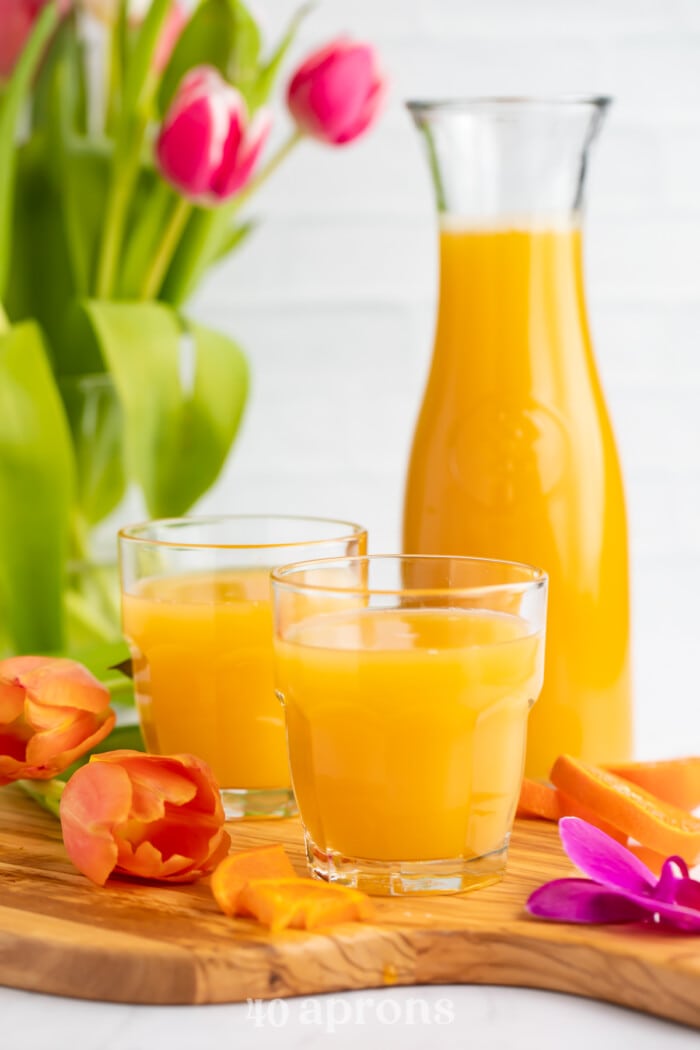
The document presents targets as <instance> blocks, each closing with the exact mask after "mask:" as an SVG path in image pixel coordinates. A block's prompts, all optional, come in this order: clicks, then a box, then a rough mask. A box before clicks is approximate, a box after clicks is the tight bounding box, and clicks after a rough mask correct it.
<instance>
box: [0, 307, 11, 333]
mask: <svg viewBox="0 0 700 1050" xmlns="http://www.w3.org/2000/svg"><path fill="white" fill-rule="evenodd" d="M9 330H10V322H9V320H8V317H7V314H6V313H5V310H4V308H3V305H2V303H0V335H4V334H5V332H9Z"/></svg>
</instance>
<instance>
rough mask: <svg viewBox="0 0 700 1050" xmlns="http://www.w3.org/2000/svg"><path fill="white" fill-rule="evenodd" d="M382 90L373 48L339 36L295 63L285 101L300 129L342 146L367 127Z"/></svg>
mask: <svg viewBox="0 0 700 1050" xmlns="http://www.w3.org/2000/svg"><path fill="white" fill-rule="evenodd" d="M385 91H386V82H385V79H384V77H383V75H382V73H381V72H380V70H379V66H378V62H377V56H376V53H375V51H374V49H373V48H372V47H370V46H369V44H359V43H353V41H351V40H346V39H340V40H335V41H333V42H332V43H330V44H327V45H326V46H325V47H323V48H321V50H320V51H315V52H314V53H313V54H312V55H309V57H308V58H307V59H306V61H305V62H304V63H303V64H302V65H301V66H300V67H299V69H298V70H297V72H296V73H295V74H294V76H293V77H292V80H291V82H290V84H289V88H288V91H287V104H288V106H289V110H290V112H291V114H292V117H293V118H294V121H295V123H296V125H297V127H298V128H299V130H300V131H301V132H302V133H303V134H305V135H311V136H312V137H313V138H317V139H320V140H321V141H322V142H327V143H329V144H330V145H333V146H341V145H344V144H345V143H348V142H352V141H353V139H356V138H358V136H360V135H361V134H362V133H363V132H364V131H366V130H367V128H368V127H369V126H370V124H371V123H372V122H373V120H374V119H375V117H376V116H377V113H378V112H379V108H380V106H381V103H382V100H383V98H384V94H385Z"/></svg>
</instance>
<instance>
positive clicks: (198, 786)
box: [61, 751, 231, 886]
mask: <svg viewBox="0 0 700 1050" xmlns="http://www.w3.org/2000/svg"><path fill="white" fill-rule="evenodd" d="M224 819H225V818H224V811H223V807H222V805H221V796H220V794H219V789H218V787H217V784H216V781H215V780H214V777H213V775H212V773H211V770H210V769H209V767H208V766H207V765H206V764H205V763H204V762H202V761H201V760H200V759H198V758H195V757H194V756H193V755H173V756H171V757H168V758H165V757H161V756H160V755H144V754H142V753H141V752H140V751H109V752H107V753H106V754H104V755H93V756H92V758H91V759H90V761H89V763H88V764H87V765H86V766H82V767H81V768H80V769H78V770H77V771H76V772H75V773H74V774H73V776H72V777H71V778H70V780H69V781H68V783H67V784H66V788H65V791H64V792H63V796H62V798H61V827H62V829H63V843H64V845H65V847H66V851H67V853H68V856H69V857H70V859H71V860H72V861H73V863H74V864H75V866H76V868H78V870H79V871H82V873H83V875H87V877H88V878H89V879H92V881H93V882H96V883H97V884H98V886H104V884H105V882H106V881H107V879H108V878H109V876H110V875H111V874H112V873H113V872H114V873H117V872H121V873H122V874H125V875H136V876H138V877H139V878H142V879H158V880H164V881H167V882H192V881H193V880H194V879H198V878H199V877H200V875H204V874H205V873H206V872H208V871H211V870H212V868H215V867H216V865H217V864H218V863H219V861H220V860H222V859H223V858H224V857H225V856H226V854H227V853H228V850H229V846H230V844H231V842H230V839H229V836H228V833H227V832H226V831H224Z"/></svg>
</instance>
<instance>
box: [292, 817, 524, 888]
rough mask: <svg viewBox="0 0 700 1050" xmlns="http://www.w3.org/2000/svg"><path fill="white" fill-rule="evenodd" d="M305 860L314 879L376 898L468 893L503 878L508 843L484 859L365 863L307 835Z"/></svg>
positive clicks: (368, 861)
mask: <svg viewBox="0 0 700 1050" xmlns="http://www.w3.org/2000/svg"><path fill="white" fill-rule="evenodd" d="M304 837H305V840H306V859H307V861H308V864H309V868H310V869H311V874H312V875H313V876H314V878H317V879H323V880H324V881H325V882H338V883H340V884H341V885H343V886H352V887H354V888H355V889H358V890H362V891H363V893H369V894H372V895H374V896H377V897H402V896H406V895H408V894H412V893H416V894H420V893H423V894H435V893H468V892H469V891H470V890H478V889H481V887H483V886H490V885H492V884H493V883H494V882H499V881H500V880H501V879H502V878H503V874H504V872H505V867H506V857H507V854H508V841H507V840H506V842H505V843H504V845H503V846H502V848H501V849H499V850H495V851H494V852H493V853H489V854H487V855H486V856H483V857H472V858H470V859H467V858H464V857H457V858H455V859H454V860H413V861H392V860H363V859H358V858H353V857H345V856H343V855H342V854H340V853H336V852H335V851H334V850H323V849H321V848H320V847H318V846H317V845H316V844H315V842H313V840H312V839H311V838H310V837H309V835H308V833H306V834H305V836H304Z"/></svg>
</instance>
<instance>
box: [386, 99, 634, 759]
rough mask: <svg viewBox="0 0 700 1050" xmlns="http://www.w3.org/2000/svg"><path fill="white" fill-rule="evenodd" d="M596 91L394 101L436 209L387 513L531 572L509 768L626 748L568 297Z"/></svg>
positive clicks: (572, 297) (625, 671) (626, 722)
mask: <svg viewBox="0 0 700 1050" xmlns="http://www.w3.org/2000/svg"><path fill="white" fill-rule="evenodd" d="M608 105H609V100H608V99H606V98H582V99H570V100H568V99H566V100H530V99H475V100H466V101H459V102H447V103H439V104H434V103H430V102H416V103H410V104H409V109H410V111H411V114H412V116H413V119H414V121H415V124H416V126H417V127H418V129H419V131H420V132H421V136H422V140H423V143H424V146H425V147H426V153H427V157H428V162H429V165H430V169H431V172H432V176H433V182H434V187H435V196H436V201H437V208H438V213H439V230H440V234H439V236H440V292H439V305H438V316H437V326H436V334H435V348H434V355H433V360H432V366H431V370H430V375H429V379H428V384H427V389H426V392H425V397H424V400H423V405H422V408H421V412H420V416H419V419H418V423H417V427H416V432H415V437H414V442H413V449H412V454H411V460H410V465H409V471H408V481H407V490H406V502H405V517H404V549H405V551H406V552H408V553H411V554H422V553H431V554H455V555H457V554H463V555H470V556H478V557H485V558H502V559H508V560H516V561H520V562H528V563H530V564H533V565H539V566H542V568H543V569H545V570H546V572H547V573H548V574H549V578H550V604H549V618H548V627H547V637H548V640H547V662H546V671H545V681H544V688H543V691H542V694H541V698H540V700H539V702H538V704H537V705H536V706H535V708H534V709H533V711H532V713H531V717H530V723H529V730H528V747H527V762H526V772H527V774H528V775H529V776H532V777H547V775H548V773H549V770H550V768H551V765H552V763H553V761H554V759H555V758H556V757H557V755H559V754H561V753H562V752H567V753H569V754H571V755H576V756H580V757H583V758H585V759H589V760H592V761H596V762H603V763H604V762H617V761H620V760H624V759H625V758H627V757H629V753H630V748H631V692H630V631H629V597H628V553H627V523H626V514H625V502H624V494H623V485H622V478H621V472H620V465H619V460H618V455H617V451H616V447H615V441H614V437H613V432H612V428H611V424H610V419H609V416H608V411H607V408H606V405H605V401H604V398H603V393H602V390H601V384H600V380H599V377H598V372H597V370H596V364H595V359H594V355H593V348H592V345H591V339H590V334H589V325H588V317H587V311H586V303H585V296H584V277H583V264H582V225H583V203H584V186H585V174H586V169H587V163H588V158H589V149H590V146H591V143H592V142H593V140H594V139H595V137H596V134H597V132H598V130H599V128H600V125H601V121H602V119H603V117H604V114H605V111H606V109H607V107H608Z"/></svg>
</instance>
